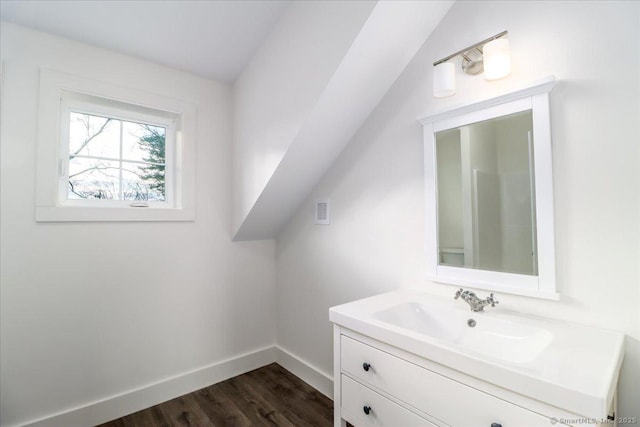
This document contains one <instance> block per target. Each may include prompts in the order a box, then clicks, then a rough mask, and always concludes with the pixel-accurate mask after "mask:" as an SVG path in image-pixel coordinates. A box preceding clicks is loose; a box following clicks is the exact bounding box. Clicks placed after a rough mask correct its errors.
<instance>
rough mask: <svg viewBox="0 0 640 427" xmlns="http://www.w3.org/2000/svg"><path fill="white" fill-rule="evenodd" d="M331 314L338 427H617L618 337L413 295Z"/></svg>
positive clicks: (335, 309) (621, 338)
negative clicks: (473, 309) (568, 426)
mask: <svg viewBox="0 0 640 427" xmlns="http://www.w3.org/2000/svg"><path fill="white" fill-rule="evenodd" d="M329 314H330V320H331V321H332V322H333V323H334V343H333V345H334V379H335V380H334V402H335V426H336V427H337V426H345V425H346V422H349V423H350V424H352V425H354V426H356V427H359V426H391V427H400V426H403V427H409V426H438V427H444V426H455V427H467V426H468V427H482V426H486V427H500V426H502V427H509V426H518V427H523V426H526V427H548V426H550V425H553V424H558V425H575V426H581V425H591V426H611V425H615V422H614V421H613V420H612V419H613V417H614V413H615V410H616V408H615V402H616V399H615V391H616V385H617V381H618V374H619V371H620V366H621V364H622V357H623V354H624V351H623V350H624V335H623V334H621V333H617V332H612V331H606V330H601V329H596V328H589V327H585V326H580V325H574V324H570V323H566V322H559V321H552V320H546V319H542V318H536V317H533V316H526V315H522V314H519V313H514V312H510V311H508V310H504V309H502V308H500V309H487V311H480V312H472V311H470V310H469V308H468V307H466V306H465V305H463V304H462V303H461V302H460V301H455V300H454V299H453V296H452V297H451V299H443V298H441V297H436V296H433V295H429V294H426V293H423V292H420V291H416V290H398V291H394V292H390V293H386V294H382V295H377V296H374V297H371V298H366V299H362V300H359V301H355V302H351V303H348V304H344V305H340V306H336V307H332V308H331V309H330V311H329ZM471 325H473V326H471Z"/></svg>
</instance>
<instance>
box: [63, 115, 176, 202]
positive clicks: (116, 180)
mask: <svg viewBox="0 0 640 427" xmlns="http://www.w3.org/2000/svg"><path fill="white" fill-rule="evenodd" d="M69 126H70V129H69V135H70V138H69V153H70V154H69V187H68V198H69V199H107V200H134V201H164V200H165V197H166V194H165V169H166V163H165V162H166V157H165V145H166V128H164V127H161V126H154V125H149V124H142V123H135V122H129V121H125V120H119V119H114V118H108V117H101V116H97V115H92V114H86V113H76V112H72V113H71V114H70V125H69Z"/></svg>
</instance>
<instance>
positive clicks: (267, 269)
mask: <svg viewBox="0 0 640 427" xmlns="http://www.w3.org/2000/svg"><path fill="white" fill-rule="evenodd" d="M1 40H2V59H3V82H2V134H1V137H2V145H1V149H2V152H1V154H2V156H1V157H2V187H1V190H2V191H1V194H2V196H1V197H2V199H1V201H2V207H1V218H2V223H1V233H2V239H1V240H2V242H1V247H0V249H1V276H0V277H1V295H2V301H1V318H0V319H1V341H2V346H1V365H0V368H1V372H0V376H1V377H2V390H1V399H2V400H1V409H0V413H1V416H0V424H1V425H3V426H9V425H15V424H18V423H20V424H21V423H23V422H26V421H29V420H33V419H36V418H39V417H45V416H49V415H52V414H54V413H56V412H60V411H65V410H68V409H71V408H73V407H77V406H82V405H85V404H87V403H89V402H93V401H96V400H100V399H107V398H109V397H112V396H114V395H116V394H120V393H125V394H126V393H127V392H129V391H131V390H133V389H136V388H139V387H144V386H146V385H149V384H151V383H156V382H161V381H164V380H166V379H168V378H170V377H174V376H180V375H182V374H184V373H187V372H190V371H194V370H198V369H200V368H203V367H207V366H210V365H211V364H215V363H217V362H220V361H224V360H226V359H229V358H235V357H237V356H239V355H241V354H244V353H250V352H254V351H256V350H259V349H263V348H265V347H271V346H272V345H273V344H274V341H275V336H274V335H275V334H274V320H273V319H274V316H275V314H274V306H275V300H274V281H275V272H274V245H273V242H253V243H232V242H231V237H230V232H229V230H230V228H231V194H230V191H231V188H230V181H231V167H230V163H231V93H230V88H229V87H227V86H224V85H221V84H217V83H215V82H211V81H208V80H205V79H201V78H198V77H195V76H192V75H189V74H187V73H184V72H179V71H175V70H171V69H168V68H165V67H161V66H158V65H155V64H152V63H148V62H144V61H140V60H136V59H133V58H130V57H126V56H123V55H120V54H116V53H113V52H110V51H107V50H103V49H98V48H95V47H92V46H89V45H84V44H80V43H76V42H71V41H68V40H64V39H61V38H57V37H53V36H49V35H45V34H43V33H37V32H34V31H31V30H27V29H25V28H22V27H19V26H15V25H13V24H9V23H5V22H3V23H2V34H1ZM38 67H48V68H52V69H57V70H61V71H65V72H69V73H74V74H77V75H81V76H89V77H92V78H95V79H98V80H103V81H106V82H110V83H112V84H117V85H120V86H125V87H133V88H137V89H140V90H146V91H149V92H153V93H156V94H160V95H164V96H168V97H173V98H179V99H182V100H185V101H187V102H191V103H193V104H195V105H196V107H197V110H198V116H197V122H198V127H197V134H198V140H197V157H198V160H197V180H196V181H197V207H196V216H197V219H196V221H195V222H180V223H175V222H174V223H162V222H160V223H36V222H35V220H34V210H35V208H34V204H35V194H34V193H35V176H36V170H35V165H36V124H37V119H38V117H37V111H38V109H37V108H38V105H37V100H38ZM190 375H191V376H190V377H189V378H190V380H189V381H191V379H192V377H193V376H194V375H195V376H197V375H198V373H197V372H196V373H195V374H194V373H193V372H191V374H190ZM196 383H197V381H195V382H193V383H190V384H196ZM165 391H166V390H165ZM169 392H170V391H169ZM180 394H181V393H180ZM164 396H165V398H166V393H165V395H164ZM138 409H140V408H138ZM103 421H106V420H103ZM87 423H88V421H87V419H85V420H84V422H78V423H77V425H82V424H87ZM59 425H60V424H59ZM65 425H69V424H65Z"/></svg>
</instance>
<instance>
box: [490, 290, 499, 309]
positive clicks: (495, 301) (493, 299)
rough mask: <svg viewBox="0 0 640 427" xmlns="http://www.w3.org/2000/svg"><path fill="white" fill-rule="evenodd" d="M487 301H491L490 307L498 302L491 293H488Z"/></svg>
mask: <svg viewBox="0 0 640 427" xmlns="http://www.w3.org/2000/svg"><path fill="white" fill-rule="evenodd" d="M487 302H489V303H491V307H495V306H496V304H500V302H499V301H498V300H497V299H495V298H494V297H493V293H491V294H489V298H487Z"/></svg>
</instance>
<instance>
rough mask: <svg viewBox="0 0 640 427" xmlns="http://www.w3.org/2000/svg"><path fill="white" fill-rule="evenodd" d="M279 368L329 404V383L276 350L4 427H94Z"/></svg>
mask: <svg viewBox="0 0 640 427" xmlns="http://www.w3.org/2000/svg"><path fill="white" fill-rule="evenodd" d="M274 362H275V363H278V364H279V365H280V366H282V367H283V368H285V369H286V370H288V371H289V372H291V373H292V374H294V375H295V376H297V377H298V378H300V379H301V380H302V381H304V382H306V383H307V384H309V385H311V386H312V387H313V388H315V389H316V390H318V391H319V392H320V393H322V394H324V395H325V396H327V397H328V398H329V399H332V400H333V379H332V378H331V376H330V375H328V374H326V373H324V372H322V371H321V370H320V369H318V368H316V367H315V366H313V365H311V364H309V363H307V362H305V361H304V360H303V359H301V358H300V357H298V356H296V355H294V354H293V353H291V352H289V351H287V350H285V349H283V348H282V347H279V346H270V347H265V348H262V349H259V350H256V351H253V352H249V353H244V354H241V355H238V356H236V357H232V358H229V359H225V360H222V361H220V362H216V363H212V364H210V365H207V366H203V367H201V368H198V369H194V370H192V371H189V372H185V373H182V374H179V375H175V376H172V377H169V378H166V379H164V380H161V381H157V382H154V383H152V384H148V385H145V386H142V387H139V388H136V389H133V390H129V391H125V392H123V393H119V394H116V395H114V396H110V397H107V398H105V399H100V400H97V401H94V402H89V403H86V404H84V405H80V406H77V407H75V408H71V409H67V410H64V411H60V412H57V413H55V414H51V415H47V416H45V417H42V418H38V419H34V420H31V421H27V422H24V423H21V424H14V425H13V426H7V427H18V426H23V427H36V426H37V427H67V426H81V425H98V424H102V423H105V422H108V421H111V420H113V419H116V418H120V417H123V416H125V415H128V414H132V413H134V412H137V411H140V410H142V409H147V408H149V407H151V406H154V405H157V404H159V403H162V402H166V401H167V400H171V399H174V398H176V397H179V396H182V395H185V394H187V393H192V392H194V391H196V390H200V389H201V388H204V387H208V386H210V385H213V384H217V383H219V382H220V381H225V380H227V379H229V378H232V377H235V376H237V375H242V374H244V373H247V372H249V371H253V370H254V369H258V368H261V367H263V366H266V365H269V364H270V363H274Z"/></svg>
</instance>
